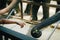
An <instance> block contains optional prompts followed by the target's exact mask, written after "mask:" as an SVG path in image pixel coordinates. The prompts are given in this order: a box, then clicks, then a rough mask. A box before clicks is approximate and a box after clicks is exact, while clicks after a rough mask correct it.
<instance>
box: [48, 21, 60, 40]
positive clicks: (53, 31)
mask: <svg viewBox="0 0 60 40" xmlns="http://www.w3.org/2000/svg"><path fill="white" fill-rule="evenodd" d="M59 23H60V21H58V23H57V25H56V26H55V27H54V29H53V31H52V32H51V34H50V35H49V37H48V38H47V40H49V39H50V38H51V36H52V35H53V33H54V32H55V30H56V28H57V27H58V25H59Z"/></svg>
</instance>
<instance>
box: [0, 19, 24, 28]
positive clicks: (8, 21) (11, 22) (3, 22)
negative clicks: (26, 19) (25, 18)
mask: <svg viewBox="0 0 60 40" xmlns="http://www.w3.org/2000/svg"><path fill="white" fill-rule="evenodd" d="M0 24H18V25H19V26H21V28H23V27H24V25H25V23H23V22H17V21H12V20H9V19H0Z"/></svg>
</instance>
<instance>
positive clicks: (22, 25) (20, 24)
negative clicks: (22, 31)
mask: <svg viewBox="0 0 60 40" xmlns="http://www.w3.org/2000/svg"><path fill="white" fill-rule="evenodd" d="M16 23H17V24H18V25H19V26H21V28H23V27H24V25H25V23H23V22H22V23H21V22H16Z"/></svg>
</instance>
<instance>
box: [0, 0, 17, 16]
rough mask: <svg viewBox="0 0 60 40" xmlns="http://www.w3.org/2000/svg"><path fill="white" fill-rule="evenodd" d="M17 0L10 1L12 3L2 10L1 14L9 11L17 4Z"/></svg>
mask: <svg viewBox="0 0 60 40" xmlns="http://www.w3.org/2000/svg"><path fill="white" fill-rule="evenodd" d="M16 2H17V0H12V2H11V3H10V5H8V6H7V7H6V8H4V9H2V10H0V15H2V14H4V13H6V12H8V11H9V10H10V9H11V8H12V7H13V6H14V5H15V4H16Z"/></svg>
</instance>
